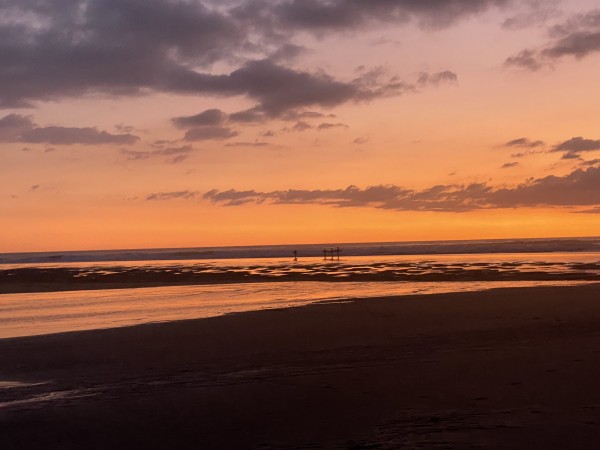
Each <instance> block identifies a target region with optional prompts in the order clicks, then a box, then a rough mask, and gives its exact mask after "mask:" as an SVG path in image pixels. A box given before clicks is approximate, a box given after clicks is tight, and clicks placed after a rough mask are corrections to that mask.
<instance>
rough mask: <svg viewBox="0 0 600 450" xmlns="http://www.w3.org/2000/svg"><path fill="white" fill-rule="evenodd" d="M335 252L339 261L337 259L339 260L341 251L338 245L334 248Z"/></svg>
mask: <svg viewBox="0 0 600 450" xmlns="http://www.w3.org/2000/svg"><path fill="white" fill-rule="evenodd" d="M335 252H336V253H337V259H338V261H339V260H340V252H341V250H340V248H339V247H337V248H336V249H335Z"/></svg>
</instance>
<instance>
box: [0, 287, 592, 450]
mask: <svg viewBox="0 0 600 450" xmlns="http://www.w3.org/2000/svg"><path fill="white" fill-rule="evenodd" d="M0 381H21V382H32V383H36V382H48V383H47V384H41V385H37V386H29V387H14V388H10V389H1V388H0V401H1V402H5V403H4V404H3V405H2V406H0V448H1V449H3V450H8V449H29V448H31V449H138V448H139V449H149V448H152V449H154V448H157V449H158V448H160V449H188V448H190V449H191V448H194V449H211V448H219V449H221V448H223V449H227V448H232V449H245V448H260V449H267V448H302V449H306V448H354V449H367V448H369V449H373V448H409V449H413V448H414V449H422V448H424V449H442V448H444V449H446V448H447V449H468V448H502V449H538V448H539V449H594V448H598V445H600V444H599V443H600V285H593V286H580V287H553V288H531V289H507V290H495V291H488V292H483V293H462V294H443V295H434V296H423V297H418V296H415V297H404V298H385V299H371V300H360V301H356V302H352V303H346V304H319V305H313V306H308V307H302V308H297V309H285V310H272V311H263V312H256V313H244V314H238V315H233V316H228V317H219V318H213V319H203V320H193V321H184V322H174V323H164V324H155V325H142V326H136V327H131V328H121V329H111V330H103V331H92V332H79V333H67V334H60V335H51V336H41V337H34V338H20V339H12V340H11V339H7V340H0ZM44 395H45V396H46V397H40V398H46V401H38V402H34V403H28V402H27V400H28V399H31V398H32V397H35V396H44ZM69 395H71V397H69ZM11 402H12V403H11Z"/></svg>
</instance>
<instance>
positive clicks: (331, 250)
mask: <svg viewBox="0 0 600 450" xmlns="http://www.w3.org/2000/svg"><path fill="white" fill-rule="evenodd" d="M329 251H330V252H331V260H332V261H333V247H331V249H330V250H329Z"/></svg>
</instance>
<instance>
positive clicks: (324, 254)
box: [323, 248, 327, 260]
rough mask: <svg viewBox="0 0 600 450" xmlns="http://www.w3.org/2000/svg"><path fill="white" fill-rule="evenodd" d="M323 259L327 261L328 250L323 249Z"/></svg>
mask: <svg viewBox="0 0 600 450" xmlns="http://www.w3.org/2000/svg"><path fill="white" fill-rule="evenodd" d="M323 259H325V260H326V259H327V249H326V248H324V249H323Z"/></svg>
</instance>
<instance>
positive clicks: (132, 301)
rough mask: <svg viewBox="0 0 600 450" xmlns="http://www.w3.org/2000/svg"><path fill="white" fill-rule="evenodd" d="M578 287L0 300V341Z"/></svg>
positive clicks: (182, 289) (99, 294)
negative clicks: (310, 308)
mask: <svg viewBox="0 0 600 450" xmlns="http://www.w3.org/2000/svg"><path fill="white" fill-rule="evenodd" d="M581 283H586V282H585V281H583V282H581V281H580V282H573V281H570V282H564V281H550V282H548V281H544V282H539V281H538V282H532V281H500V282H434V283H427V282H359V283H355V282H344V283H339V282H270V283H235V284H234V283H232V284H220V285H200V286H167V287H154V288H135V289H106V290H94V291H69V292H41V293H26V294H4V295H0V338H10V337H19V336H31V335H41V334H50V333H59V332H66V331H76V330H91V329H100V328H115V327H123V326H131V325H137V324H142V323H151V322H165V321H173V320H183V319H195V318H206V317H214V316H220V315H223V314H228V313H236V312H244V311H256V310H261V309H272V308H287V307H293V306H302V305H306V304H309V303H313V302H319V301H343V300H345V299H352V298H368V297H379V296H391V295H411V294H434V293H444V292H466V291H479V290H485V289H492V288H498V287H528V286H549V285H550V286H558V285H574V284H581Z"/></svg>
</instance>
